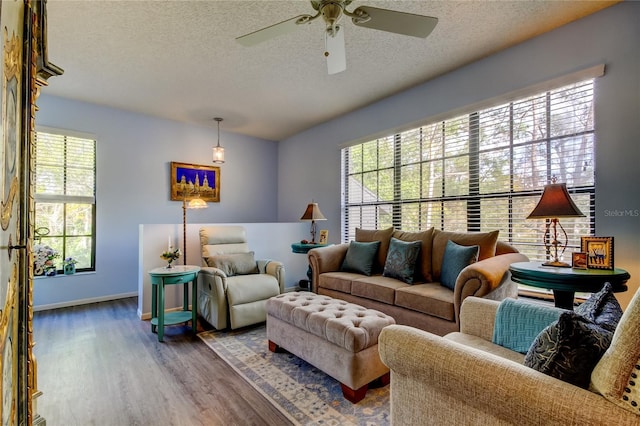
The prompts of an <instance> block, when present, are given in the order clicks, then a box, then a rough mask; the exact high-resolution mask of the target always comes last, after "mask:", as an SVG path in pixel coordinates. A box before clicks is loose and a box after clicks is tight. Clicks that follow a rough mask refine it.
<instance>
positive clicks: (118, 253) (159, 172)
mask: <svg viewBox="0 0 640 426" xmlns="http://www.w3.org/2000/svg"><path fill="white" fill-rule="evenodd" d="M60 65H61V66H63V67H64V64H60ZM56 78H65V77H64V76H61V77H56ZM37 104H38V107H39V111H38V112H37V116H36V126H47V127H54V128H61V129H72V130H75V131H78V132H84V133H90V134H94V135H95V137H96V139H97V161H98V164H97V182H96V185H97V203H96V208H97V213H96V222H97V232H96V235H97V236H96V259H97V263H96V272H95V273H91V274H76V275H74V276H58V277H56V278H55V279H53V278H50V279H49V278H42V279H37V280H36V282H35V285H34V294H33V296H34V306H35V307H36V308H38V307H39V306H40V307H42V306H45V307H55V306H65V305H70V304H74V303H79V302H87V301H91V300H96V301H98V300H104V299H108V298H110V296H112V295H116V296H122V295H125V296H126V295H131V294H137V290H138V280H137V271H138V226H139V225H140V224H153V223H175V224H180V225H179V226H181V224H182V203H181V202H180V201H170V200H169V198H170V197H169V181H170V162H171V161H178V162H185V163H195V164H205V165H207V164H211V148H212V146H213V145H215V143H216V141H217V129H216V128H215V127H214V125H213V124H212V123H213V122H212V123H208V124H207V125H203V126H202V127H198V126H193V125H185V124H182V123H178V122H174V121H169V120H162V119H159V118H153V117H150V116H146V115H141V114H134V113H130V112H125V111H121V110H116V109H113V108H107V107H103V106H98V105H93V104H88V103H84V102H78V101H73V100H66V99H60V98H55V97H49V96H46V88H45V89H44V90H43V95H42V96H41V97H40V98H39V99H38V102H37ZM220 133H221V134H220V141H221V144H222V146H224V147H225V157H226V163H225V164H223V165H222V166H221V173H220V184H221V195H220V202H219V203H208V204H209V208H207V209H201V210H190V211H189V212H188V223H190V224H198V223H213V222H215V223H225V222H251V223H253V222H276V221H277V168H276V167H275V165H276V164H277V149H278V146H277V143H276V142H273V141H266V140H261V139H256V138H252V137H247V136H242V135H237V134H232V133H227V132H224V131H221V132H220ZM300 208H301V209H303V208H304V206H303V207H300ZM297 219H299V217H298V218H296V220H297ZM176 226H178V225H176ZM165 238H166V236H165ZM300 238H304V235H303V236H301V237H300Z"/></svg>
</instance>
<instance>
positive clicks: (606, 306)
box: [575, 283, 622, 331]
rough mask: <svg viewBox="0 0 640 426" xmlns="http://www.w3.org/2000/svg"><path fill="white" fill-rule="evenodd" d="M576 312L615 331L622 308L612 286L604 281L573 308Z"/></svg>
mask: <svg viewBox="0 0 640 426" xmlns="http://www.w3.org/2000/svg"><path fill="white" fill-rule="evenodd" d="M575 312H576V314H578V315H580V316H582V317H584V318H586V319H587V320H589V321H591V322H592V323H594V324H598V325H599V326H600V327H602V328H606V329H607V330H609V331H616V327H617V326H618V323H619V322H620V318H622V308H621V307H620V304H619V303H618V300H617V299H616V297H615V296H614V295H613V287H612V286H611V284H610V283H605V285H604V286H603V287H602V290H600V291H599V292H597V293H593V294H592V295H591V296H590V297H589V298H588V299H587V300H586V301H585V302H584V303H583V304H582V305H580V306H578V307H577V308H576V309H575Z"/></svg>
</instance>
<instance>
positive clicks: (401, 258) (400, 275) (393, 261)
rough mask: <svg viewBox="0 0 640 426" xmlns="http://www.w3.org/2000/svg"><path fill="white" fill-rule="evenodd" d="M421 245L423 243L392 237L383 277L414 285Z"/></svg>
mask: <svg viewBox="0 0 640 426" xmlns="http://www.w3.org/2000/svg"><path fill="white" fill-rule="evenodd" d="M421 245H422V241H401V240H399V239H397V238H393V237H392V238H391V242H390V243H389V251H388V252H387V260H386V262H385V264H384V271H383V272H382V275H383V276H385V277H390V278H396V279H399V280H400V281H402V282H405V283H407V284H413V277H414V275H415V272H416V262H417V260H418V258H419V256H420V246H421Z"/></svg>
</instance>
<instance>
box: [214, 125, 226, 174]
mask: <svg viewBox="0 0 640 426" xmlns="http://www.w3.org/2000/svg"><path fill="white" fill-rule="evenodd" d="M214 120H216V121H217V122H218V145H217V146H214V147H213V162H214V163H215V164H223V163H224V148H223V147H221V146H220V122H221V121H222V118H220V117H216V118H214Z"/></svg>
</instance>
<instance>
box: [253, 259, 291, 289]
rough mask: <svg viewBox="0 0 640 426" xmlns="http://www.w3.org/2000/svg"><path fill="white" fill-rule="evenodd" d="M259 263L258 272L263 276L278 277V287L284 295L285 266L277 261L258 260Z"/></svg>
mask: <svg viewBox="0 0 640 426" xmlns="http://www.w3.org/2000/svg"><path fill="white" fill-rule="evenodd" d="M257 263H258V270H259V271H260V273H261V274H269V275H273V276H274V277H276V279H277V280H278V286H279V287H280V293H281V294H282V293H284V286H285V275H284V264H283V263H282V262H279V261H277V260H258V261H257Z"/></svg>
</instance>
